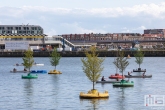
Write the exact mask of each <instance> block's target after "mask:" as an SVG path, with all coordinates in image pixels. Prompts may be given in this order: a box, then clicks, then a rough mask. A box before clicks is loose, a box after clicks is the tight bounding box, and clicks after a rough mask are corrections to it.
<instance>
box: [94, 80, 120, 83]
mask: <svg viewBox="0 0 165 110" xmlns="http://www.w3.org/2000/svg"><path fill="white" fill-rule="evenodd" d="M119 82H120V81H110V80H109V81H96V83H119Z"/></svg>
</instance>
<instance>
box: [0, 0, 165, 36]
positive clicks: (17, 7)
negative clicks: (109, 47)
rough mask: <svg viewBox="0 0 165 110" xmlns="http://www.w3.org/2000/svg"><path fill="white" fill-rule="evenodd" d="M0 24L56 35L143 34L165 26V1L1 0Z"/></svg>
mask: <svg viewBox="0 0 165 110" xmlns="http://www.w3.org/2000/svg"><path fill="white" fill-rule="evenodd" d="M0 24H3V25H21V24H29V25H40V26H41V27H43V28H44V33H45V34H47V35H49V36H52V35H61V34H84V33H91V32H93V33H143V30H144V29H157V28H159V29H162V28H165V0H0Z"/></svg>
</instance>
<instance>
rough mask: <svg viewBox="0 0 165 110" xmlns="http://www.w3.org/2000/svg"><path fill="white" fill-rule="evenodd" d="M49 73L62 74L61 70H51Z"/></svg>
mask: <svg viewBox="0 0 165 110" xmlns="http://www.w3.org/2000/svg"><path fill="white" fill-rule="evenodd" d="M48 74H62V73H61V72H60V71H57V70H51V71H49V72H48Z"/></svg>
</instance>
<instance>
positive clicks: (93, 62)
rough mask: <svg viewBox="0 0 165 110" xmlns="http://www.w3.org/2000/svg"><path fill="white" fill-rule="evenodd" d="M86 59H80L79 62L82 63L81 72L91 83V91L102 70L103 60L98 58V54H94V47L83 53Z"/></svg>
mask: <svg viewBox="0 0 165 110" xmlns="http://www.w3.org/2000/svg"><path fill="white" fill-rule="evenodd" d="M85 55H86V58H82V59H81V61H82V63H83V71H84V73H85V74H86V76H87V77H88V78H89V80H90V81H92V82H93V90H94V89H95V88H94V82H96V81H97V80H98V79H99V77H100V75H101V72H102V70H103V67H102V63H103V61H104V58H98V54H96V48H95V47H94V46H92V47H90V49H89V51H86V52H85Z"/></svg>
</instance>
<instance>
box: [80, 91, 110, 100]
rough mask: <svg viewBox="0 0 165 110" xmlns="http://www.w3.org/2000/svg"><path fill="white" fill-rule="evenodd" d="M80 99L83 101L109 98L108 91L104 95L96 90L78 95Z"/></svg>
mask: <svg viewBox="0 0 165 110" xmlns="http://www.w3.org/2000/svg"><path fill="white" fill-rule="evenodd" d="M80 98H84V99H92V98H109V93H108V91H105V92H104V93H100V92H98V91H97V90H96V89H94V90H90V91H88V93H83V92H81V93H80Z"/></svg>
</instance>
